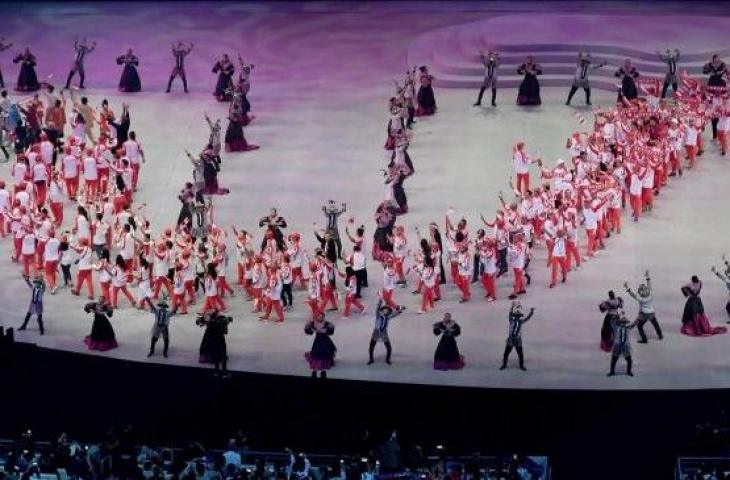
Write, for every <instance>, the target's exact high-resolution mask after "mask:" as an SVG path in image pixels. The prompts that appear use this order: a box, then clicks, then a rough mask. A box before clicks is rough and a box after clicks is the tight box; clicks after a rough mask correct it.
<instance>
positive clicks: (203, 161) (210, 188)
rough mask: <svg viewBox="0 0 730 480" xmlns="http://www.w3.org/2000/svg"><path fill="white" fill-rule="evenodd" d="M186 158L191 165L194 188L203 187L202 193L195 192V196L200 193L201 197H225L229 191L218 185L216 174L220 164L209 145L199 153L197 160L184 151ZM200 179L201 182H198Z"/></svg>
mask: <svg viewBox="0 0 730 480" xmlns="http://www.w3.org/2000/svg"><path fill="white" fill-rule="evenodd" d="M185 153H186V154H187V156H188V158H189V159H190V161H191V162H192V164H193V167H194V168H193V181H194V183H195V185H196V186H199V185H201V183H202V184H203V185H204V186H203V190H202V191H196V195H197V194H198V193H201V194H202V195H227V194H228V193H230V191H229V190H228V189H227V188H222V187H221V186H219V185H218V172H219V171H220V164H219V163H218V161H217V157H216V155H215V153H213V149H212V147H211V146H210V145H208V146H207V147H206V149H205V150H203V151H202V152H200V155H199V156H198V158H195V157H193V155H192V154H191V153H190V152H188V151H187V150H186V151H185ZM201 177H202V180H203V181H202V182H201V181H200V179H201Z"/></svg>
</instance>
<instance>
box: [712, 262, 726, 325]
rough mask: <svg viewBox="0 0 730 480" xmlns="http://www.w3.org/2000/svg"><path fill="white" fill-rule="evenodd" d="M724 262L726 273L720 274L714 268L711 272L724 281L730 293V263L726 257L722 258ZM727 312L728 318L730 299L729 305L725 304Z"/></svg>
mask: <svg viewBox="0 0 730 480" xmlns="http://www.w3.org/2000/svg"><path fill="white" fill-rule="evenodd" d="M722 262H723V263H724V264H725V269H724V273H720V271H719V270H718V269H716V268H715V267H714V266H713V267H712V268H711V269H710V271H712V273H714V274H715V276H717V278H719V279H720V280H722V283H724V284H725V287H727V289H728V292H729V293H730V262H728V260H727V258H726V257H725V255H723V256H722ZM725 311H726V312H727V314H728V316H730V299H728V301H727V303H726V304H725ZM727 323H730V320H728V322H727Z"/></svg>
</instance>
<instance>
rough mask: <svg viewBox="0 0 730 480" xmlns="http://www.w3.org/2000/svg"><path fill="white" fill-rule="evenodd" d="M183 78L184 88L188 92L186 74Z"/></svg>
mask: <svg viewBox="0 0 730 480" xmlns="http://www.w3.org/2000/svg"><path fill="white" fill-rule="evenodd" d="M182 80H183V90H184V91H185V93H188V79H187V78H185V75H183V77H182Z"/></svg>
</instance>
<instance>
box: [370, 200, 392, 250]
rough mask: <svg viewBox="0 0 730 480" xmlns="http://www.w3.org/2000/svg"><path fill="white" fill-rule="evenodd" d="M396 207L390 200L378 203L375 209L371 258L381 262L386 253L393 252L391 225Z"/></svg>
mask: <svg viewBox="0 0 730 480" xmlns="http://www.w3.org/2000/svg"><path fill="white" fill-rule="evenodd" d="M395 218H396V207H395V206H394V205H393V203H392V202H390V201H385V202H383V203H381V204H380V205H378V208H377V209H376V210H375V223H376V228H375V232H374V233H373V260H376V261H378V262H381V261H383V260H384V259H385V256H386V254H388V253H391V254H392V253H393V240H392V238H393V226H394V225H395Z"/></svg>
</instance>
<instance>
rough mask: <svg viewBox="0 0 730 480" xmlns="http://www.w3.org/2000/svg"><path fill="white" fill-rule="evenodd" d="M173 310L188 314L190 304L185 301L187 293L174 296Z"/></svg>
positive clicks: (174, 294)
mask: <svg viewBox="0 0 730 480" xmlns="http://www.w3.org/2000/svg"><path fill="white" fill-rule="evenodd" d="M172 309H173V310H175V311H177V312H179V313H180V314H186V313H188V303H187V302H186V301H185V291H184V290H183V293H173V294H172Z"/></svg>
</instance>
